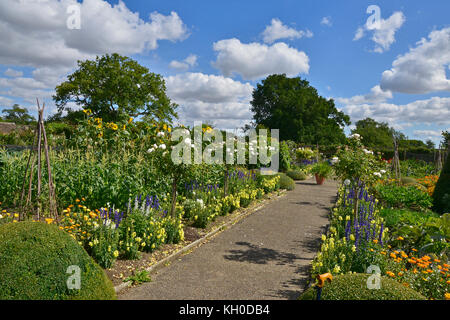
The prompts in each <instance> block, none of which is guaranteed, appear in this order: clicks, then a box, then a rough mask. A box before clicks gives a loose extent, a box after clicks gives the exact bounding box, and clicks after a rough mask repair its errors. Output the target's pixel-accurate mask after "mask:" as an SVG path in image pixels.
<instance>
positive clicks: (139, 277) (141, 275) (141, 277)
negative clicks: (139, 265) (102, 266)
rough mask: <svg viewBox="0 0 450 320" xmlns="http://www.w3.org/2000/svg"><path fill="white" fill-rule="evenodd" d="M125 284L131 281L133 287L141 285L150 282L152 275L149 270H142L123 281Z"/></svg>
mask: <svg viewBox="0 0 450 320" xmlns="http://www.w3.org/2000/svg"><path fill="white" fill-rule="evenodd" d="M123 281H124V282H128V281H131V283H132V285H137V284H141V283H144V282H150V281H152V279H151V278H150V273H149V272H148V271H147V270H141V271H137V272H134V273H133V275H132V276H129V277H127V278H125V279H124V280H123Z"/></svg>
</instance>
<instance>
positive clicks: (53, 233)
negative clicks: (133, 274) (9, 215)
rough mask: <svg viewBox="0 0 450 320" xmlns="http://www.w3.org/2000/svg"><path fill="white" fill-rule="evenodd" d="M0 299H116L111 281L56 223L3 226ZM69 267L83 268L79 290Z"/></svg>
mask: <svg viewBox="0 0 450 320" xmlns="http://www.w3.org/2000/svg"><path fill="white" fill-rule="evenodd" d="M0 257H1V258H0V270H1V272H0V300H99V299H105V300H106V299H115V298H116V294H115V291H114V287H113V285H112V283H111V281H110V280H109V279H108V278H107V276H106V274H105V272H104V271H103V269H101V268H100V267H99V266H98V265H97V264H96V263H95V262H94V260H92V258H91V257H89V255H88V254H87V253H86V251H85V250H84V249H83V248H82V247H81V246H80V245H79V244H78V243H77V242H76V241H75V240H74V239H73V238H72V237H71V236H70V235H69V234H68V233H66V232H64V231H62V230H60V229H59V228H58V227H57V226H56V225H48V224H45V223H41V222H31V221H28V222H19V223H8V224H5V225H2V226H0ZM69 266H78V267H79V268H80V276H81V277H80V279H81V283H80V284H81V286H80V289H78V290H77V289H69V288H68V285H67V282H68V280H69V277H71V275H72V274H73V271H72V273H67V272H69V271H70V269H68V268H69Z"/></svg>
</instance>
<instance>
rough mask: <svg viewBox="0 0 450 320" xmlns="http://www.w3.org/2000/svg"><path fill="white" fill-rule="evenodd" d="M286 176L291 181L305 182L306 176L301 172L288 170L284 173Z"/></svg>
mask: <svg viewBox="0 0 450 320" xmlns="http://www.w3.org/2000/svg"><path fill="white" fill-rule="evenodd" d="M286 175H287V176H288V177H289V178H291V179H293V180H306V179H307V177H308V176H307V175H306V173H304V172H303V171H301V170H289V171H287V172H286Z"/></svg>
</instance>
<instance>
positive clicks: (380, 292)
mask: <svg viewBox="0 0 450 320" xmlns="http://www.w3.org/2000/svg"><path fill="white" fill-rule="evenodd" d="M369 276H370V275H369V274H363V273H355V274H345V275H340V276H336V277H334V278H333V281H332V282H331V283H327V284H325V286H324V288H323V291H322V295H321V299H322V300H425V297H424V296H422V295H421V294H420V293H418V292H417V291H415V290H413V289H411V288H407V287H405V286H404V285H402V284H401V283H398V282H397V281H395V280H392V279H389V278H387V277H385V276H382V277H381V283H380V289H368V288H367V278H368V277H369ZM316 292H317V291H316V289H315V288H313V287H311V288H309V289H308V290H306V291H305V292H304V293H303V294H302V295H301V296H300V298H299V299H300V300H315V299H316V295H317V293H316Z"/></svg>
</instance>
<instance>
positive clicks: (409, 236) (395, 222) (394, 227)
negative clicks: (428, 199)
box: [381, 209, 450, 261]
mask: <svg viewBox="0 0 450 320" xmlns="http://www.w3.org/2000/svg"><path fill="white" fill-rule="evenodd" d="M381 215H382V216H383V217H384V218H385V221H386V226H387V227H389V229H390V239H389V242H390V244H391V245H392V246H393V247H398V248H402V249H403V250H406V251H411V250H412V249H415V250H418V253H419V255H424V254H434V255H435V256H436V257H439V259H442V260H444V261H447V260H448V258H449V253H450V242H449V241H450V214H445V215H443V216H439V215H438V214H436V213H433V212H431V211H429V212H417V211H410V210H395V209H383V210H381ZM399 237H401V238H402V240H398V239H399Z"/></svg>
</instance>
